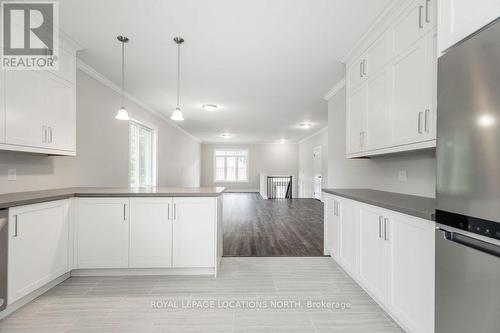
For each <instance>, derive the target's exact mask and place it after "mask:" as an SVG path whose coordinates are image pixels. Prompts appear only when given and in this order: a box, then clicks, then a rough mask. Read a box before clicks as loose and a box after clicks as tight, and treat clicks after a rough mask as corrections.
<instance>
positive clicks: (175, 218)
mask: <svg viewBox="0 0 500 333" xmlns="http://www.w3.org/2000/svg"><path fill="white" fill-rule="evenodd" d="M174 220H177V204H174Z"/></svg>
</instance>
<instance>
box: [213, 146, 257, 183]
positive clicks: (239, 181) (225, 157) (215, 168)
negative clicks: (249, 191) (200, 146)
mask: <svg viewBox="0 0 500 333" xmlns="http://www.w3.org/2000/svg"><path fill="white" fill-rule="evenodd" d="M217 151H225V152H227V151H244V152H246V158H247V167H246V179H245V180H226V179H225V178H226V177H227V157H228V156H227V155H224V180H217V165H216V159H217V155H216V153H217ZM212 156H213V169H214V172H213V182H214V184H248V183H250V177H249V173H250V170H249V168H250V151H249V149H248V148H237V147H232V148H228V149H225V148H214V151H213V154H212ZM231 157H234V156H231ZM236 157H242V155H236ZM236 178H238V162H237V161H236Z"/></svg>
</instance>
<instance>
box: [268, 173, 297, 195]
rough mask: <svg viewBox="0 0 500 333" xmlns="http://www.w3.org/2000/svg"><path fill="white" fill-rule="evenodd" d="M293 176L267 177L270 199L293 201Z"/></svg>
mask: <svg viewBox="0 0 500 333" xmlns="http://www.w3.org/2000/svg"><path fill="white" fill-rule="evenodd" d="M292 183H293V182H292V176H286V177H283V176H267V198H268V199H292V189H293V187H292Z"/></svg>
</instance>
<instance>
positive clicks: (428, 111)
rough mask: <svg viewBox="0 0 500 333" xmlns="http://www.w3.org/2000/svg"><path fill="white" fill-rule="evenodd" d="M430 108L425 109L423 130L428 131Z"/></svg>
mask: <svg viewBox="0 0 500 333" xmlns="http://www.w3.org/2000/svg"><path fill="white" fill-rule="evenodd" d="M430 112H431V110H430V109H425V117H424V130H425V131H426V132H427V133H429V114H430Z"/></svg>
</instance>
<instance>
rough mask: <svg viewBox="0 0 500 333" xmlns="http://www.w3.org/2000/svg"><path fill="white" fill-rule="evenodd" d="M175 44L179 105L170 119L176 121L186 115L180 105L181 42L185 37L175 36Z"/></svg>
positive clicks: (181, 119)
mask: <svg viewBox="0 0 500 333" xmlns="http://www.w3.org/2000/svg"><path fill="white" fill-rule="evenodd" d="M174 42H175V44H177V107H176V108H175V110H174V112H172V115H171V116H170V119H172V120H175V121H183V120H184V116H183V115H182V111H181V108H180V107H179V99H180V89H181V88H180V87H181V44H182V43H184V39H183V38H182V37H175V38H174Z"/></svg>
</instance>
